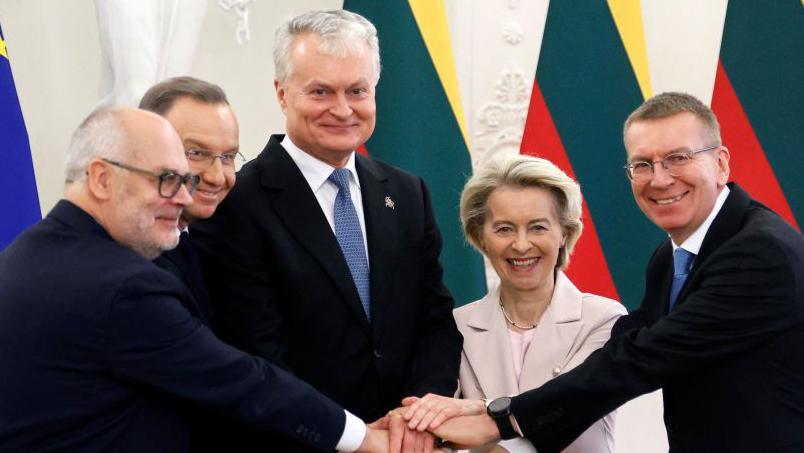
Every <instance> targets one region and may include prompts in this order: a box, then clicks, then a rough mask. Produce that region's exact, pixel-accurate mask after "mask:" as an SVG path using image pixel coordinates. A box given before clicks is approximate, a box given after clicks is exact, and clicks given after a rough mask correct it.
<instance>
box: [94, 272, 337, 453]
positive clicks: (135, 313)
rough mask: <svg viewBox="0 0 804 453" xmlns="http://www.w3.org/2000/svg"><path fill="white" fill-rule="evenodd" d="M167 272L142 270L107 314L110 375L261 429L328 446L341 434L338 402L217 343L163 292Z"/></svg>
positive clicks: (120, 292) (166, 292) (215, 339)
mask: <svg viewBox="0 0 804 453" xmlns="http://www.w3.org/2000/svg"><path fill="white" fill-rule="evenodd" d="M170 287H171V286H170V283H169V282H165V277H162V278H160V276H159V275H156V274H154V273H153V272H152V273H141V274H139V275H137V276H135V277H134V278H131V279H129V280H128V281H127V282H126V284H125V286H123V287H122V288H121V289H120V290H119V291H118V294H117V297H116V298H115V300H114V302H113V303H112V306H111V309H110V313H109V323H108V325H109V330H108V333H107V337H108V343H107V344H108V355H107V357H108V362H109V365H108V366H109V370H110V373H113V374H114V375H116V376H118V377H119V378H120V379H125V380H131V381H134V382H138V383H142V384H145V385H147V386H150V387H153V388H156V389H159V390H161V391H164V392H166V393H168V394H171V395H175V396H178V397H180V398H183V399H187V400H191V401H194V402H196V403H199V404H201V405H204V406H206V407H209V408H211V409H214V410H216V411H218V412H221V413H223V414H226V415H228V416H230V417H233V418H236V419H238V420H240V421H241V422H244V423H247V424H250V425H252V426H255V427H257V428H260V429H262V430H264V431H273V432H279V433H282V434H285V435H288V436H291V437H293V438H296V439H298V440H299V441H301V442H303V443H305V444H307V445H308V446H310V447H314V448H316V449H319V450H329V451H332V450H333V449H334V448H335V445H336V443H337V442H338V439H339V438H340V436H341V434H342V433H343V429H344V426H345V423H346V420H345V412H344V410H343V409H342V408H341V407H339V406H338V405H337V404H335V403H334V402H332V401H331V400H329V399H328V398H327V397H325V396H323V395H321V394H320V393H318V392H317V391H316V390H315V389H313V388H312V387H311V386H309V385H308V384H306V383H304V382H302V381H300V380H298V379H297V378H295V377H294V376H292V375H290V374H289V373H287V372H285V371H283V370H281V369H280V368H278V367H276V366H274V365H271V364H269V363H268V362H266V361H264V360H262V359H260V358H257V357H253V356H250V355H248V354H246V353H244V352H241V351H239V350H237V349H235V348H234V347H231V346H229V345H227V344H225V343H223V342H222V341H220V340H218V339H217V338H216V337H215V335H214V334H213V333H212V332H211V331H210V330H209V329H208V328H207V327H206V326H204V325H203V324H201V322H200V321H198V320H197V319H196V318H193V317H192V316H191V315H190V314H189V312H187V310H186V309H185V308H184V307H183V306H182V305H181V304H180V302H179V300H178V298H177V297H176V294H175V293H171V292H170V291H166V290H165V289H164V288H170Z"/></svg>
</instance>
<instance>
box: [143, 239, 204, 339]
mask: <svg viewBox="0 0 804 453" xmlns="http://www.w3.org/2000/svg"><path fill="white" fill-rule="evenodd" d="M154 263H156V265H157V266H159V267H161V268H162V269H164V270H166V271H169V272H171V273H172V274H173V275H175V276H176V277H178V278H179V280H181V282H182V283H184V285H185V287H186V288H187V289H188V290H189V292H190V297H188V298H187V299H186V300H185V301H183V302H184V305H185V308H187V311H189V312H190V314H191V315H193V316H195V317H196V318H198V319H199V320H200V321H201V322H203V323H204V324H205V325H206V326H210V325H211V323H212V307H211V306H210V303H209V295H208V294H207V287H206V285H205V284H204V278H203V276H202V272H201V262H200V261H199V259H198V252H197V251H196V250H195V247H194V246H193V243H192V241H191V240H190V237H189V235H188V234H187V232H183V233H182V234H181V236H180V237H179V245H178V246H176V248H174V249H173V250H168V251H167V252H164V253H162V254H161V255H159V257H157V258H156V259H155V260H154Z"/></svg>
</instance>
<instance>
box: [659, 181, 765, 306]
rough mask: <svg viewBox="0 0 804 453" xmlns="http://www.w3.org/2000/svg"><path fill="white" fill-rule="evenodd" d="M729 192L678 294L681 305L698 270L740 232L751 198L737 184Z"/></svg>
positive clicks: (732, 184)
mask: <svg viewBox="0 0 804 453" xmlns="http://www.w3.org/2000/svg"><path fill="white" fill-rule="evenodd" d="M729 190H730V192H729V196H728V197H727V198H726V201H725V202H724V203H723V207H721V208H720V212H718V213H717V216H715V220H714V221H712V225H711V226H710V227H709V231H707V232H706V236H704V240H703V243H702V244H701V249H700V250H699V251H698V256H696V257H695V261H694V262H693V265H692V269H691V270H690V274H689V275H688V276H687V280H686V281H685V282H684V286H683V287H681V291H680V292H679V293H678V303H679V304H681V303H682V302H684V299H685V298H686V297H687V293H688V290H689V288H690V287H691V286H692V285H693V284H694V281H695V280H696V279H697V277H698V275H700V273H699V272H698V270H699V269H701V268H702V267H703V266H704V265H705V263H706V260H707V259H708V258H709V257H710V256H711V255H712V253H713V252H714V251H715V250H717V248H718V247H720V246H721V244H723V243H724V242H726V240H728V239H729V238H731V237H732V236H734V235H735V234H737V232H738V231H739V230H740V226H741V224H742V217H743V213H744V212H745V210H746V208H747V207H748V204H749V203H750V201H751V198H750V197H749V196H748V194H747V193H745V191H744V190H743V189H742V188H741V187H740V186H738V185H737V184H735V183H730V184H729ZM671 267H672V266H671ZM668 292H669V289H668ZM668 297H669V296H668Z"/></svg>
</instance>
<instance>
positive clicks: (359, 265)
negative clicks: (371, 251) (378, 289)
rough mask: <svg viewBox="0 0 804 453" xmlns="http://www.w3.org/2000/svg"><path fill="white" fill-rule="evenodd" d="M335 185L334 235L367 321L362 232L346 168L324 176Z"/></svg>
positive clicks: (366, 272)
mask: <svg viewBox="0 0 804 453" xmlns="http://www.w3.org/2000/svg"><path fill="white" fill-rule="evenodd" d="M328 179H329V180H330V181H332V182H333V183H334V184H335V185H336V186H338V195H337V196H336V197H335V237H336V238H337V239H338V244H340V246H341V251H343V256H344V258H346V265H347V266H349V272H351V274H352V280H354V282H355V287H357V294H358V295H360V301H361V302H362V304H363V310H364V311H365V312H366V317H367V318H368V319H369V321H371V314H370V313H371V312H370V311H369V304H370V293H369V267H368V259H367V258H366V248H365V247H364V246H363V232H362V231H361V230H360V219H358V217H357V211H355V205H354V204H352V197H351V195H350V192H349V170H347V169H345V168H336V169H335V171H333V172H332V174H331V175H329V178H328Z"/></svg>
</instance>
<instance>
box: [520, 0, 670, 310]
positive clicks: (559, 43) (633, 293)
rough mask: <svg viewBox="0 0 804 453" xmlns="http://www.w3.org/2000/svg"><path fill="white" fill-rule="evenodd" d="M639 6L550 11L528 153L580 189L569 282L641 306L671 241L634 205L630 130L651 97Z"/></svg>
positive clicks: (555, 6)
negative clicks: (664, 244)
mask: <svg viewBox="0 0 804 453" xmlns="http://www.w3.org/2000/svg"><path fill="white" fill-rule="evenodd" d="M641 17H642V16H641V11H640V4H639V2H635V1H627V0H626V1H615V0H611V1H609V2H608V3H607V2H599V1H595V2H588V1H582V0H562V1H552V2H550V5H549V8H548V11H547V22H546V24H545V30H544V37H543V39H542V46H541V51H540V55H539V62H538V65H537V67H536V81H535V82H534V85H533V91H532V95H531V102H530V107H529V111H528V118H527V121H526V124H525V132H524V136H523V140H522V147H521V152H522V153H523V154H530V155H535V156H539V157H544V158H546V159H549V160H551V161H552V162H554V163H556V165H558V166H559V167H561V168H562V169H563V170H564V171H566V172H567V173H568V174H570V175H572V176H574V177H575V178H576V179H577V180H578V182H579V183H580V184H581V190H582V192H583V196H584V211H583V217H584V219H583V221H584V233H583V235H582V236H581V240H580V242H579V243H578V245H577V247H576V249H575V252H574V254H573V256H572V260H571V264H570V267H569V269H568V275H569V276H570V278H571V279H572V281H573V282H574V283H575V284H576V285H577V286H578V287H579V288H580V289H581V290H582V291H587V292H591V293H596V294H601V295H605V296H608V297H612V298H615V299H620V300H622V302H623V303H624V304H625V305H626V306H627V307H629V308H635V307H637V306H638V305H639V304H640V302H641V297H642V294H643V289H644V283H643V275H644V268H645V264H646V263H647V261H648V259H649V257H650V254H651V253H652V251H653V250H654V248H655V247H656V244H658V243H659V241H660V240H661V239H662V237H663V233H662V232H661V231H659V230H658V229H657V228H656V227H655V226H654V225H653V224H651V223H650V221H648V220H647V219H646V218H645V216H644V215H642V213H641V212H640V211H639V208H638V207H637V206H636V203H634V200H633V196H632V195H631V189H630V185H629V182H628V180H627V179H626V176H625V173H624V171H623V169H622V166H623V165H624V164H625V160H626V157H625V150H624V148H623V144H622V143H623V142H622V124H623V121H624V120H625V118H626V117H627V116H628V114H629V113H631V111H632V110H634V109H635V108H636V107H637V106H639V105H640V104H641V103H642V102H643V100H644V98H645V97H647V96H649V95H650V76H649V73H648V66H647V54H646V50H645V49H646V47H645V39H644V32H643V27H642V19H641Z"/></svg>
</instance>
